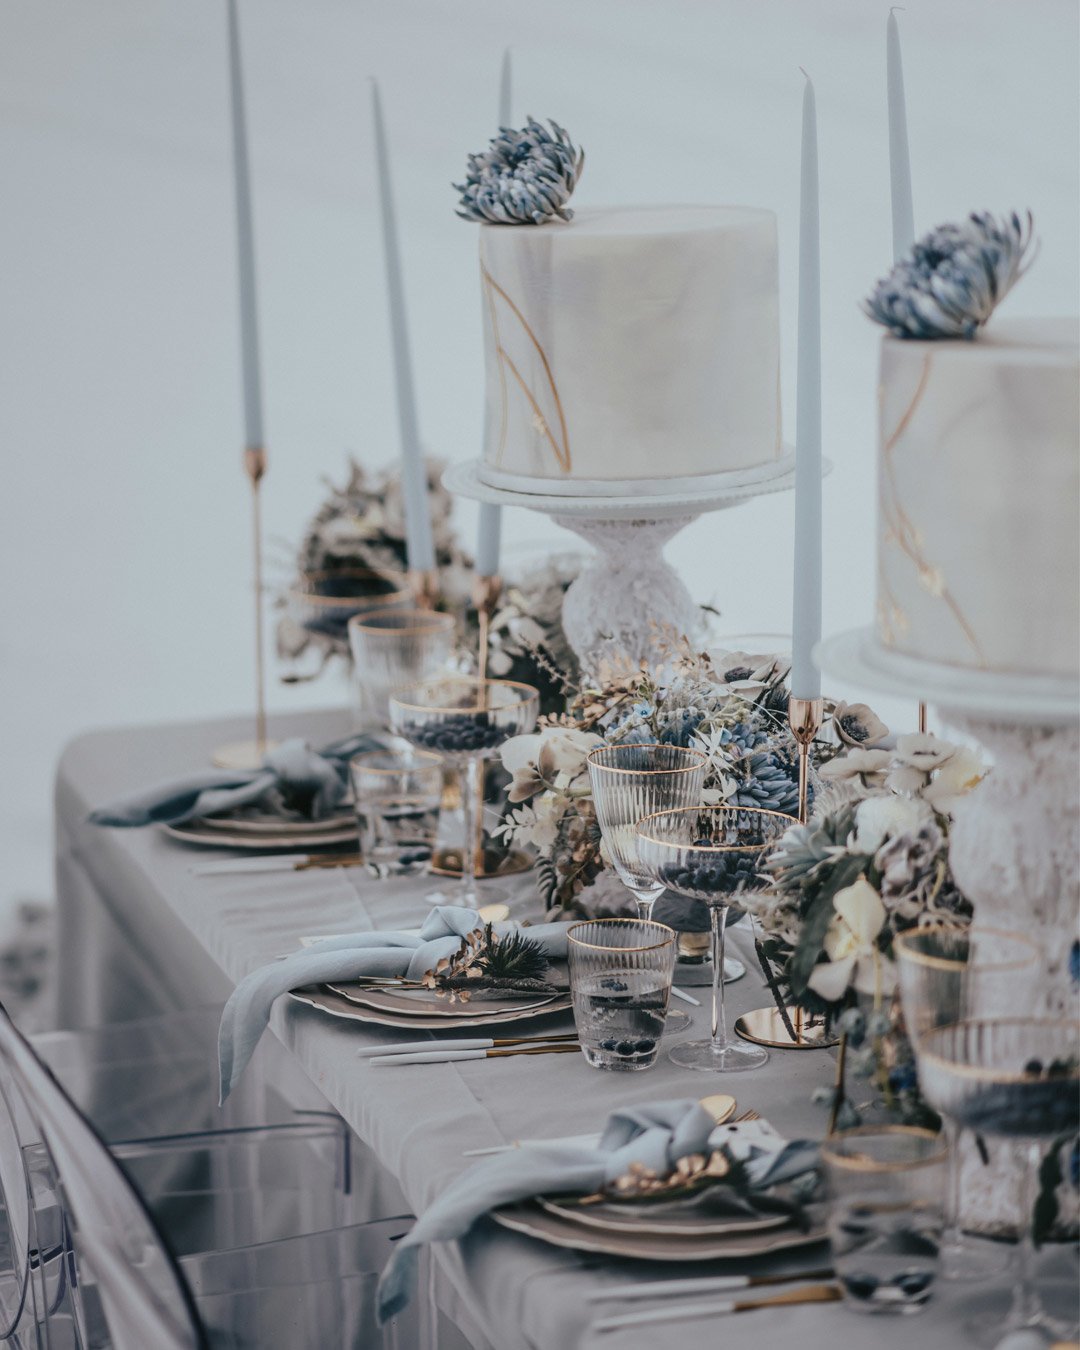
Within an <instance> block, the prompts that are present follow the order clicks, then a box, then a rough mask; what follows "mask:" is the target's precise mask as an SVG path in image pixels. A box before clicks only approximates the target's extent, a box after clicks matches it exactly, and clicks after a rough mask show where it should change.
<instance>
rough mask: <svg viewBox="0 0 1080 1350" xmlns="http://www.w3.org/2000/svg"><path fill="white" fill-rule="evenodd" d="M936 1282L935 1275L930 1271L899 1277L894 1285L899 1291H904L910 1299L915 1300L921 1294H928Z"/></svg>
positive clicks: (910, 1273) (911, 1272)
mask: <svg viewBox="0 0 1080 1350" xmlns="http://www.w3.org/2000/svg"><path fill="white" fill-rule="evenodd" d="M933 1281H934V1277H933V1275H932V1274H931V1273H930V1271H928V1270H922V1271H910V1272H908V1273H907V1274H904V1275H897V1277H896V1278H895V1279H894V1280H893V1284H895V1285H896V1287H897V1288H898V1289H902V1290H903V1291H904V1293H905V1294H907V1296H908V1297H909V1298H915V1297H916V1296H917V1295H919V1294H928V1293H929V1291H930V1286H931V1284H932V1283H933Z"/></svg>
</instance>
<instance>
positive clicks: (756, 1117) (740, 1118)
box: [731, 1110, 761, 1125]
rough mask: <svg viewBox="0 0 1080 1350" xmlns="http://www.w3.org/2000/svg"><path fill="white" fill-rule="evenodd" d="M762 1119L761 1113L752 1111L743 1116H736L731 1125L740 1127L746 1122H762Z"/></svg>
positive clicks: (745, 1112) (744, 1113)
mask: <svg viewBox="0 0 1080 1350" xmlns="http://www.w3.org/2000/svg"><path fill="white" fill-rule="evenodd" d="M760 1119H761V1112H760V1111H754V1110H750V1111H744V1112H743V1113H742V1115H741V1116H736V1117H735V1119H734V1120H733V1121H732V1122H731V1123H732V1124H733V1125H740V1124H741V1123H742V1122H743V1121H744V1120H760Z"/></svg>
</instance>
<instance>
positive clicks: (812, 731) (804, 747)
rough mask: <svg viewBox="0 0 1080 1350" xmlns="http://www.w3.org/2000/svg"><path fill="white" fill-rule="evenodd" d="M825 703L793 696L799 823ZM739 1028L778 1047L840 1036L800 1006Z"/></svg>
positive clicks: (760, 1011)
mask: <svg viewBox="0 0 1080 1350" xmlns="http://www.w3.org/2000/svg"><path fill="white" fill-rule="evenodd" d="M824 717H825V706H824V704H823V702H822V700H821V699H820V698H794V697H792V698H789V699H788V726H790V727H791V734H792V736H794V737H795V744H796V745H797V746H798V749H799V813H798V814H799V823H800V824H802V825H805V824H806V820H807V817H808V815H809V814H810V747H811V746H812V745H813V743H814V740H815V738H816V736H817V734H818V732H819V731H820V730H821V723H822V721H823V720H824ZM735 1030H736V1031H737V1032H738V1034H739V1035H740V1036H741V1037H742V1038H743V1040H746V1041H753V1042H754V1043H755V1044H756V1045H768V1046H772V1047H773V1048H775V1049H778V1050H820V1049H822V1048H823V1047H824V1046H827V1045H835V1044H836V1038H835V1037H832V1036H830V1035H828V1034H827V1033H826V1031H825V1027H824V1024H823V1023H822V1022H821V1021H820V1020H819V1019H817V1018H811V1017H808V1016H807V1013H806V1011H805V1010H804V1009H803V1008H800V1007H798V1005H792V1006H788V1007H785V1008H783V1009H780V1008H777V1007H776V1006H775V1005H774V1006H773V1007H771V1008H755V1009H754V1011H753V1012H749V1013H744V1014H743V1016H742V1017H740V1018H739V1019H738V1021H736V1023H735Z"/></svg>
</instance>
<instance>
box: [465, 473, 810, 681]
mask: <svg viewBox="0 0 1080 1350" xmlns="http://www.w3.org/2000/svg"><path fill="white" fill-rule="evenodd" d="M794 481H795V473H794V464H793V460H792V457H791V456H790V455H785V457H784V458H783V459H780V460H777V461H776V463H775V464H770V465H767V466H763V467H762V468H759V469H753V470H742V471H737V472H733V473H730V474H712V475H709V477H708V479H707V480H701V479H693V478H673V479H671V480H669V484H668V487H669V489H670V490H667V491H665V492H664V493H663V494H650V495H648V496H645V495H640V494H639V495H635V494H634V493H633V490H632V489H633V485H632V484H630V483H627V484H619V483H613V484H612V488H613V491H612V494H611V495H610V496H607V497H595V496H581V497H572V496H564V495H556V494H542V493H534V492H512V491H510V490H508V489H506V488H496V487H491V486H489V485H488V484H487V483H484V482H483V481H482V480H481V478H480V463H479V461H478V460H470V461H468V462H466V463H463V464H454V465H452V466H451V467H450V468H449V469H447V470H446V472H445V473H444V475H443V483H444V484H445V486H446V487H447V488H448V489H449V490H450V491H451V492H456V493H458V494H460V495H461V496H462V497H471V498H473V499H474V500H476V501H481V502H493V503H496V504H498V505H500V506H522V507H524V508H525V509H526V510H529V511H539V512H541V513H542V514H543V515H546V516H550V517H551V519H552V520H553V521H555V523H556V524H557V525H561V526H562V527H563V528H564V529H567V530H571V531H572V532H573V533H574V534H576V535H579V536H580V537H581V538H582V539H584V540H585V541H586V543H589V544H591V545H592V546H593V548H594V549H595V556H594V557H593V558H592V559H591V560H590V562H589V563H588V565H587V566H586V567H585V569H584V570H583V571H582V573H581V575H580V576H579V577H578V578H577V579H576V580H575V581H574V583H573V584H572V585H571V587H570V589H569V590H568V591H567V593H566V598H565V600H564V601H563V629H564V631H565V633H566V637H567V641H568V642H569V643H570V645H571V647H572V648H573V649H574V651H575V652H576V653H577V656H578V658H579V660H580V661H581V662H582V664H583V665H585V666H586V667H587V666H588V665H589V663H590V661H591V660H594V659H595V658H596V657H597V656H598V655H600V654H602V653H603V651H604V650H605V649H606V648H607V647H609V646H617V647H618V648H619V649H620V650H621V651H624V652H627V653H629V654H630V655H631V656H632V657H633V658H634V659H635V660H646V659H648V658H649V657H650V656H654V655H655V654H656V644H657V639H658V637H659V636H661V634H660V632H659V630H658V625H662V626H663V627H666V628H667V629H668V630H669V631H670V630H671V629H675V630H676V631H677V632H679V633H685V634H686V635H687V636H688V637H690V638H691V639H694V638H696V637H698V636H699V634H700V630H701V611H700V609H699V607H698V606H697V605H696V604H695V603H694V601H693V599H692V598H691V596H690V593H689V591H688V590H687V589H686V587H685V586H684V585H683V583H682V581H681V580H680V578H679V576H678V574H677V573H676V571H675V569H674V568H673V567H672V566H671V564H670V563H669V562H668V561H667V560H666V559H665V558H664V555H663V549H664V546H665V544H667V543H668V541H669V540H671V539H673V538H674V537H675V535H676V534H678V532H679V531H680V530H681V529H682V528H683V527H684V526H686V525H689V524H690V522H691V521H692V520H696V519H697V517H698V516H701V515H704V514H705V513H706V512H709V511H722V510H724V509H726V508H727V507H730V506H736V505H738V503H739V502H744V501H748V500H749V499H750V498H752V497H759V496H762V495H764V494H766V493H772V492H783V491H785V490H786V489H788V488H790V487H792V486H793V484H794ZM619 487H623V488H625V491H624V492H622V493H619V492H618V491H615V490H614V489H617V488H619Z"/></svg>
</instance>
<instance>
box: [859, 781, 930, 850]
mask: <svg viewBox="0 0 1080 1350" xmlns="http://www.w3.org/2000/svg"><path fill="white" fill-rule="evenodd" d="M929 818H930V811H929V808H928V807H927V806H926V805H925V803H924V802H922V801H920V800H919V799H918V798H916V797H898V796H897V795H896V794H895V793H893V792H889V793H882V794H881V795H879V796H876V797H867V798H866V800H865V801H862V802H860V803H859V805H858V806H857V807H856V809H855V835H854V838H853V839H852V847H853V848H854V849H855V851H856V852H857V853H876V852H877V851H878V849H879V848H880V847H881V846H882V844H883V843H884V842H885V840H886V839H893V838H895V837H896V836H897V835H899V834H909V833H910V834H915V833H917V831H918V830H919V829H921V828H922V826H923V825H924V824H925V823H926V821H927V820H929Z"/></svg>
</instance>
